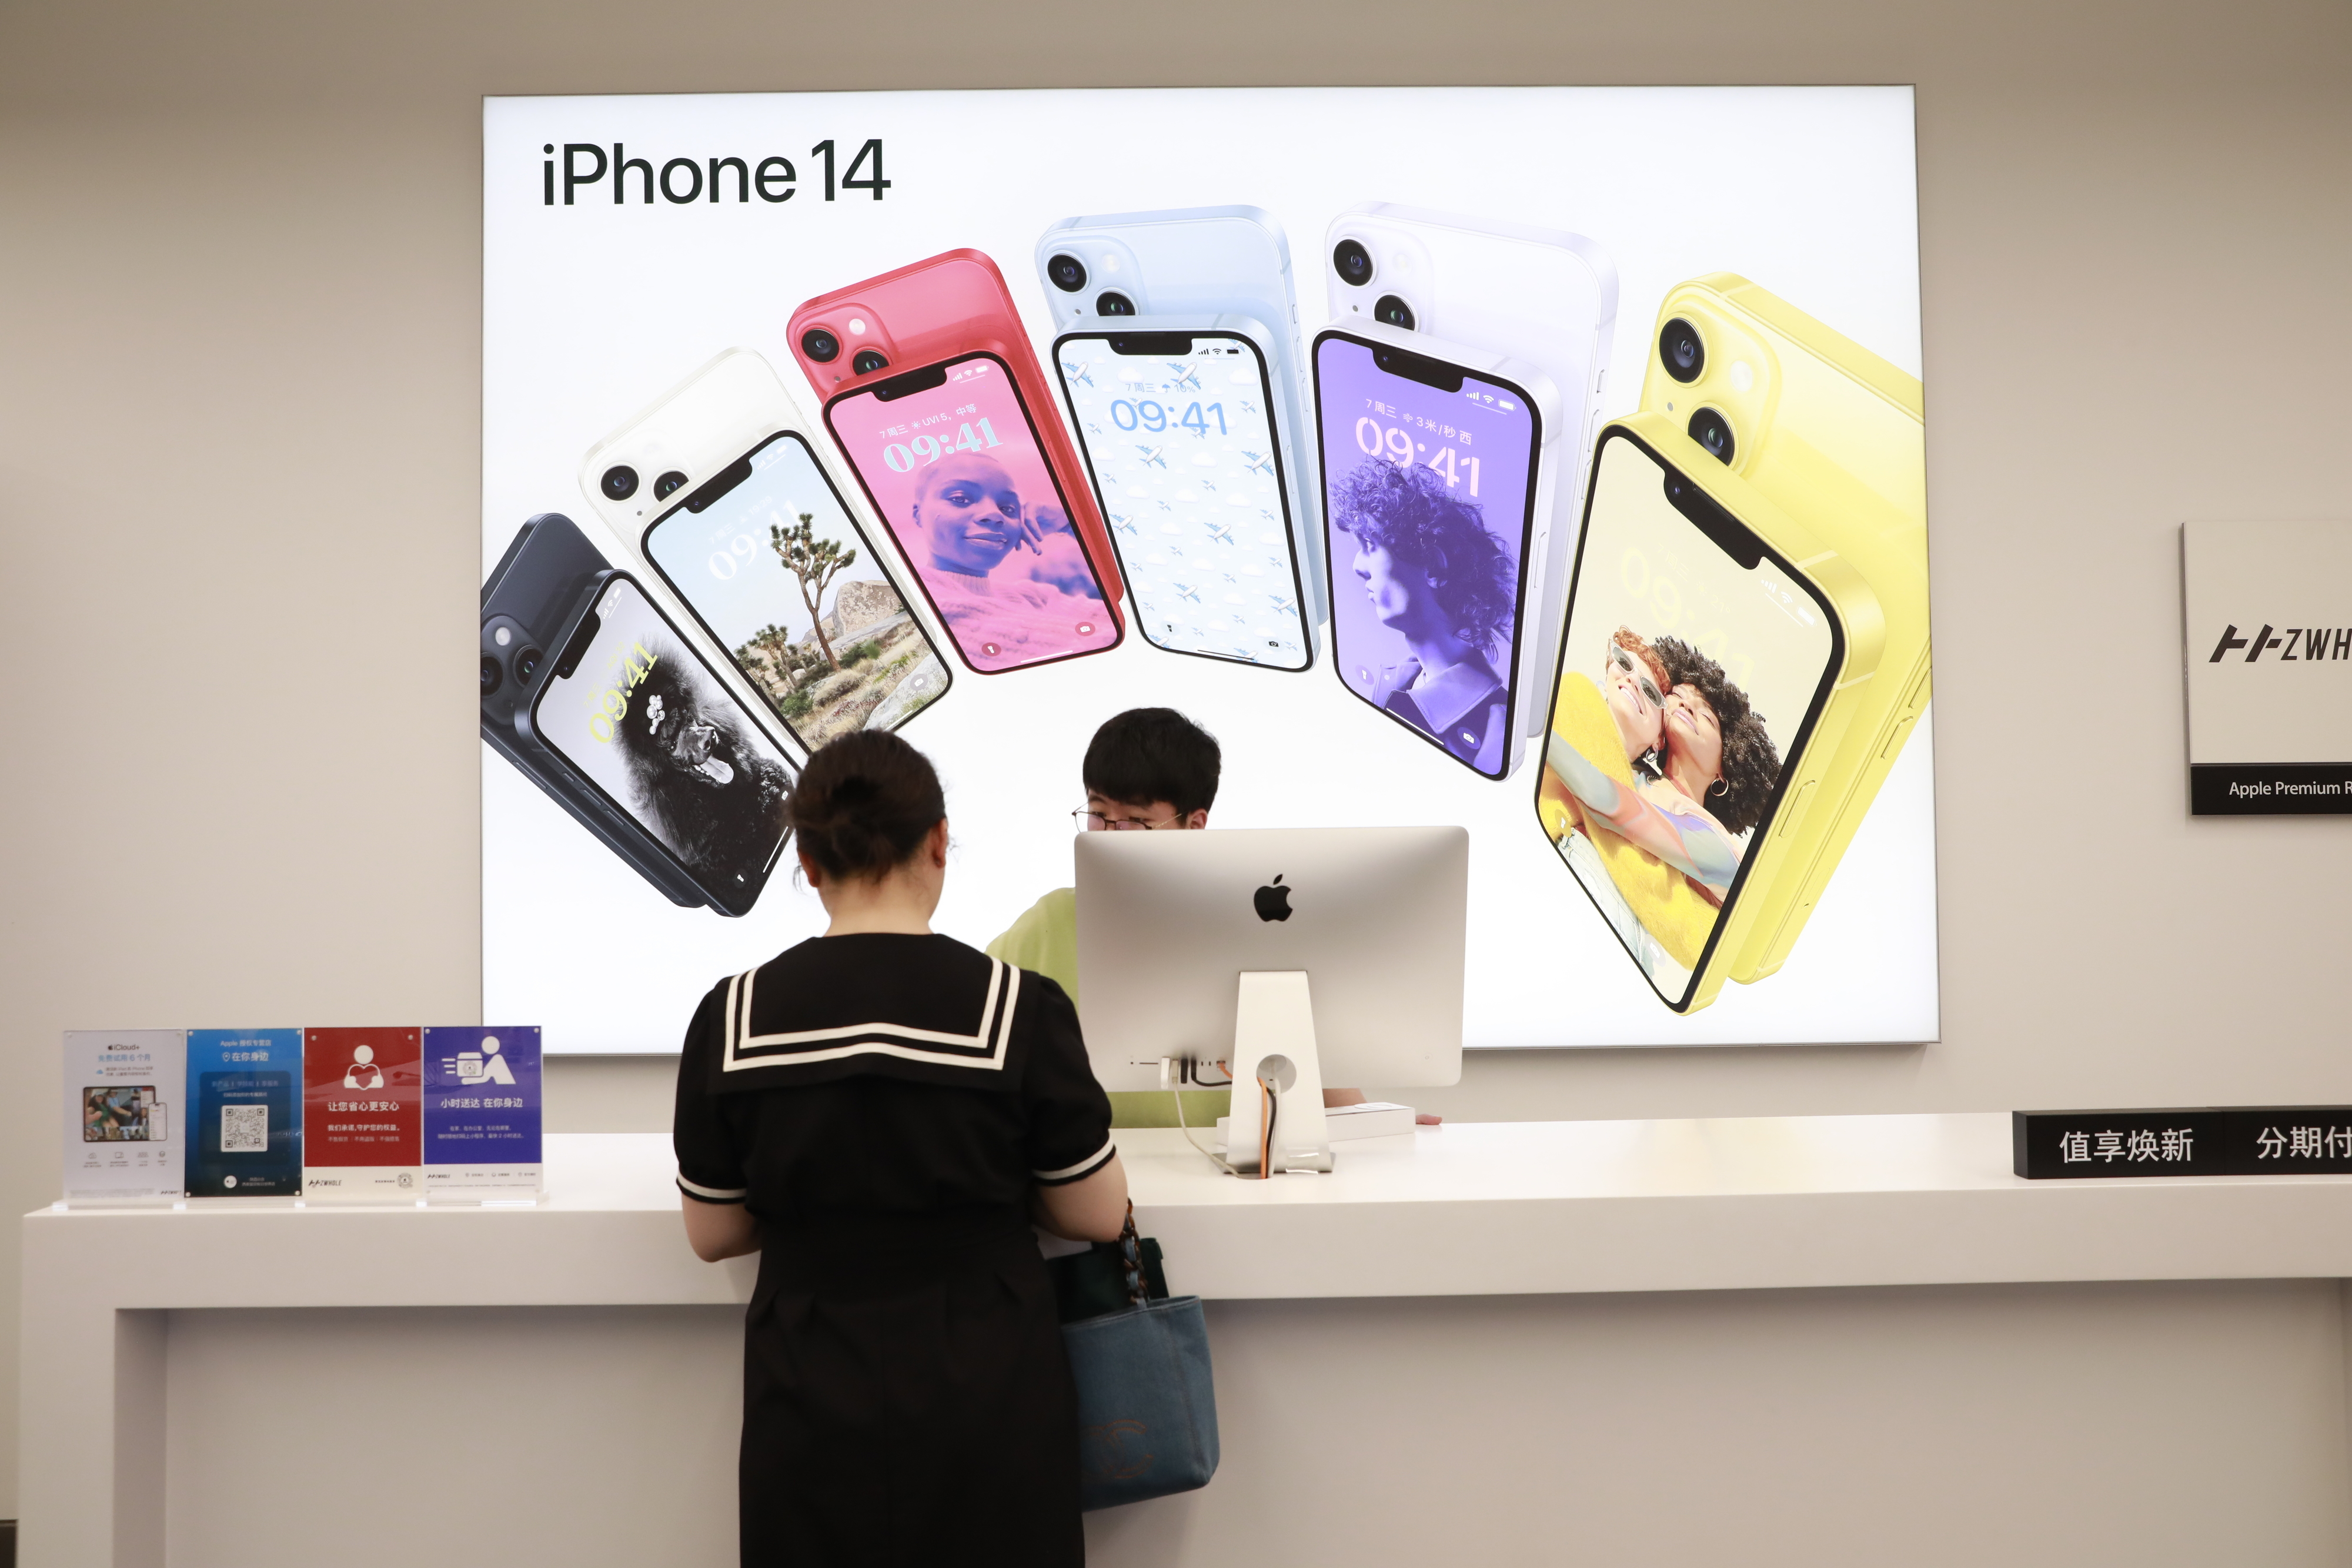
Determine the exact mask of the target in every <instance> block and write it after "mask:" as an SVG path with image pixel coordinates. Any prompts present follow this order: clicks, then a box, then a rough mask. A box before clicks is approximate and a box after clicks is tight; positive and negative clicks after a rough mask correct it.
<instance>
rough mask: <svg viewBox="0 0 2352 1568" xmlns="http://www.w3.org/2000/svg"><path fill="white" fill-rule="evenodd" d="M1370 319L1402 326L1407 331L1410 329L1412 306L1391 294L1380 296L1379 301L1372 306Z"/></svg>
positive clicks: (1393, 325)
mask: <svg viewBox="0 0 2352 1568" xmlns="http://www.w3.org/2000/svg"><path fill="white" fill-rule="evenodd" d="M1372 319H1374V320H1377V321H1385V322H1387V323H1388V324H1389V325H1390V326H1391V327H1402V328H1403V329H1405V330H1406V331H1408V332H1410V331H1412V306H1410V305H1408V304H1406V303H1405V302H1404V301H1403V300H1402V299H1400V298H1397V297H1396V296H1395V295H1393V294H1383V295H1381V298H1380V301H1379V303H1377V304H1375V305H1374V306H1373V307H1372Z"/></svg>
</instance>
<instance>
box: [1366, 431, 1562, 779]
mask: <svg viewBox="0 0 2352 1568" xmlns="http://www.w3.org/2000/svg"><path fill="white" fill-rule="evenodd" d="M1331 521H1332V526H1333V527H1335V528H1339V530H1340V531H1341V532H1343V533H1347V534H1350V535H1352V536H1354V538H1355V540H1356V559H1355V563H1354V570H1355V573H1356V576H1357V578H1358V579H1359V580H1360V581H1362V583H1363V585H1364V591H1365V593H1366V594H1367V595H1368V596H1369V597H1370V600H1371V601H1372V613H1373V614H1374V615H1375V616H1377V617H1378V618H1379V620H1380V622H1381V625H1383V626H1386V627H1387V628H1389V630H1391V632H1396V633H1397V634H1398V635H1399V636H1400V637H1402V638H1403V640H1404V643H1405V646H1406V647H1407V648H1408V649H1409V650H1411V653H1410V656H1409V657H1407V658H1404V659H1402V660H1399V661H1398V662H1397V663H1396V664H1391V665H1389V666H1388V667H1387V668H1385V669H1383V670H1381V671H1380V672H1378V673H1377V674H1374V673H1373V672H1371V671H1370V670H1364V671H1360V672H1358V674H1359V676H1360V678H1362V679H1364V680H1366V681H1368V682H1369V683H1370V690H1369V691H1368V692H1367V693H1366V694H1365V695H1368V696H1369V697H1370V699H1371V701H1372V703H1373V704H1374V706H1379V707H1383V708H1386V709H1388V711H1390V712H1391V713H1393V714H1395V715H1396V716H1398V717H1400V718H1402V719H1403V720H1404V721H1405V722H1406V723H1408V724H1410V725H1412V726H1413V727H1415V728H1417V729H1422V730H1425V731H1427V732H1428V733H1429V734H1430V735H1432V736H1434V737H1436V738H1437V740H1438V741H1439V742H1440V743H1441V744H1442V745H1444V747H1445V749H1446V750H1448V751H1450V752H1452V753H1453V754H1454V756H1455V757H1457V758H1460V759H1461V760H1463V761H1465V762H1467V763H1469V764H1470V765H1471V766H1472V767H1474V768H1477V769H1478V770H1479V771H1481V772H1483V773H1490V774H1491V773H1495V772H1496V771H1497V770H1498V769H1499V768H1501V767H1502V758H1503V751H1504V747H1506V746H1507V744H1508V741H1509V727H1510V692H1509V689H1508V688H1507V686H1506V685H1504V681H1503V677H1502V675H1501V674H1498V673H1497V672H1496V669H1495V666H1494V664H1492V663H1490V662H1489V656H1490V655H1491V654H1492V653H1494V651H1495V650H1496V648H1497V647H1507V646H1508V645H1509V643H1510V639H1511V612H1512V604H1513V601H1514V600H1515V598H1516V597H1517V577H1518V569H1517V566H1516V565H1515V564H1514V563H1513V561H1512V560H1511V558H1510V557H1509V556H1508V555H1507V554H1506V553H1505V552H1504V550H1503V547H1502V546H1501V545H1499V544H1497V543H1496V540H1495V537H1494V535H1492V534H1491V533H1489V532H1487V530H1486V518H1485V516H1484V514H1483V512H1482V511H1481V509H1480V508H1479V507H1478V506H1477V504H1476V503H1475V502H1471V501H1463V500H1457V499H1456V498H1455V497H1454V496H1452V495H1451V494H1449V493H1448V491H1447V488H1446V484H1445V481H1444V479H1443V478H1442V477H1440V476H1439V475H1438V474H1437V473H1436V472H1435V471H1434V470H1433V469H1430V468H1426V467H1413V466H1409V465H1403V464H1398V463H1390V462H1386V461H1383V460H1381V459H1379V458H1370V459H1367V460H1366V461H1365V462H1363V463H1361V464H1360V465H1357V467H1356V469H1355V471H1354V472H1352V473H1350V474H1349V475H1348V476H1347V477H1346V478H1344V479H1342V480H1341V481H1340V482H1339V484H1338V485H1337V486H1333V489H1332V494H1331Z"/></svg>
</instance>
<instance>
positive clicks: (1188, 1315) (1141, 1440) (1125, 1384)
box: [1053, 1204, 1217, 1511]
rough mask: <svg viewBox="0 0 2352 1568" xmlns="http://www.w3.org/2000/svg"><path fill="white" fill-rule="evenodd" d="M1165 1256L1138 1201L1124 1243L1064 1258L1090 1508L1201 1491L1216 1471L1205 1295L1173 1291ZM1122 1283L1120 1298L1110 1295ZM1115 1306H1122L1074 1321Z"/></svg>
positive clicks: (1058, 1271) (1067, 1335)
mask: <svg viewBox="0 0 2352 1568" xmlns="http://www.w3.org/2000/svg"><path fill="white" fill-rule="evenodd" d="M1159 1250H1160V1249H1159V1246H1158V1244H1157V1243H1155V1242H1151V1241H1147V1240H1143V1239H1139V1238H1138V1237H1137V1235H1136V1233H1135V1206H1134V1205H1133V1204H1129V1206H1128V1215H1127V1225H1126V1228H1124V1229H1123V1230H1122V1231H1121V1232H1120V1235H1119V1239H1118V1240H1117V1241H1115V1242H1106V1243H1099V1244H1097V1247H1096V1248H1095V1249H1093V1250H1092V1251H1088V1252H1082V1253H1079V1254H1077V1255H1076V1256H1075V1257H1071V1258H1066V1259H1056V1260H1055V1261H1054V1265H1053V1271H1054V1276H1055V1281H1054V1282H1055V1293H1056V1296H1057V1298H1058V1300H1059V1301H1061V1303H1062V1307H1063V1323H1062V1343H1063V1344H1064V1345H1065V1346H1066V1348H1067V1349H1068V1351H1069V1355H1070V1375H1071V1376H1072V1378H1073V1379H1074V1380H1075V1381H1076V1384H1077V1387H1078V1504H1079V1506H1080V1507H1081V1508H1083V1509H1085V1510H1087V1511H1093V1510H1095V1509H1098V1508H1116V1507H1118V1505H1119V1504H1121V1503H1129V1502H1141V1501H1143V1500H1145V1499H1146V1498H1155V1497H1166V1496H1168V1495H1170V1494H1171V1493H1172V1492H1180V1491H1191V1490H1194V1489H1195V1488H1198V1487H1204V1486H1206V1485H1208V1484H1209V1478H1210V1477H1211V1476H1213V1475H1215V1474H1216V1473H1217V1396H1216V1388H1215V1386H1214V1385H1213V1382H1212V1381H1211V1378H1210V1372H1209V1323H1208V1319H1207V1317H1206V1315H1205V1314H1204V1313H1203V1312H1202V1310H1201V1298H1200V1297H1198V1296H1171V1295H1170V1294H1168V1287H1167V1284H1166V1283H1165V1281H1163V1280H1162V1279H1161V1278H1160V1269H1159V1267H1158V1265H1159ZM1147 1251H1148V1253H1149V1257H1148V1258H1147ZM1114 1281H1115V1286H1114V1289H1115V1291H1116V1293H1114V1289H1106V1286H1113V1284H1114ZM1106 1297H1108V1299H1109V1300H1110V1301H1117V1302H1118V1305H1116V1306H1114V1307H1113V1308H1112V1310H1110V1311H1108V1312H1095V1314H1094V1315H1091V1316H1076V1315H1075V1314H1076V1312H1086V1311H1087V1310H1088V1309H1089V1308H1094V1307H1098V1306H1100V1305H1102V1304H1104V1299H1105V1298H1106ZM1122 1298H1123V1299H1122Z"/></svg>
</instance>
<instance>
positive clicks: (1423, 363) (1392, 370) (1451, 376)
mask: <svg viewBox="0 0 2352 1568" xmlns="http://www.w3.org/2000/svg"><path fill="white" fill-rule="evenodd" d="M1372 363H1373V364H1375V365H1377V366H1379V367H1380V368H1381V370H1383V371H1387V372H1388V373H1389V374H1390V375H1392V376H1402V377H1403V378H1404V379H1405V380H1406V381H1409V382H1420V383H1421V384H1422V385H1423V386H1425V387H1435V388H1436V389H1437V390H1438V391H1439V392H1460V391H1461V390H1462V382H1463V381H1464V380H1465V376H1464V374H1463V371H1461V370H1460V368H1458V367H1457V366H1454V365H1449V364H1447V363H1446V362H1445V361H1443V360H1432V359H1426V358H1424V357H1423V356H1422V355H1420V354H1408V353H1406V352H1405V351H1404V350H1402V349H1374V350H1372Z"/></svg>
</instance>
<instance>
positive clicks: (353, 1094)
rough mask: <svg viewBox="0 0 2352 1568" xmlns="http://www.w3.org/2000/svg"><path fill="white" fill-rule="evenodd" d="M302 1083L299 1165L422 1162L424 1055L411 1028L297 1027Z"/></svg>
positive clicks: (312, 1167) (416, 1033) (362, 1164)
mask: <svg viewBox="0 0 2352 1568" xmlns="http://www.w3.org/2000/svg"><path fill="white" fill-rule="evenodd" d="M302 1084H303V1104H302V1120H303V1127H302V1164H303V1166H305V1167H306V1168H308V1169H312V1170H317V1169H320V1168H323V1167H327V1166H413V1165H416V1164H418V1163H420V1162H421V1161H422V1160H423V1158H424V1126H425V1121H424V1100H425V1053H424V1047H423V1042H422V1040H421V1038H420V1036H419V1034H418V1031H417V1030H413V1029H310V1030H303V1031H302Z"/></svg>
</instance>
